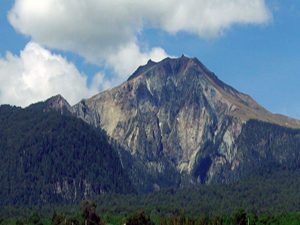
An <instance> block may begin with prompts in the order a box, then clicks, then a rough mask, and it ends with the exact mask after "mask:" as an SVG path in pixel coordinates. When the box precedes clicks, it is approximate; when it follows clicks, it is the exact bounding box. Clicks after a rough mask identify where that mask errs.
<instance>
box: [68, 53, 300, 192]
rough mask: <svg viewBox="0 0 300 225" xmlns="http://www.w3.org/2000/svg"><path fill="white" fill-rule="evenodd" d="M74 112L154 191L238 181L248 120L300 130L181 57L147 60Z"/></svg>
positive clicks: (298, 124) (192, 60)
mask: <svg viewBox="0 0 300 225" xmlns="http://www.w3.org/2000/svg"><path fill="white" fill-rule="evenodd" d="M73 111H74V113H75V114H76V116H77V117H79V118H81V119H83V120H84V121H86V122H87V123H89V124H91V125H93V126H95V127H101V128H103V129H104V130H105V131H106V132H107V134H108V136H109V137H110V138H111V139H112V140H113V141H115V142H116V143H118V144H119V145H120V146H122V147H123V148H124V149H125V152H127V153H129V154H130V156H131V157H133V158H134V159H135V161H140V162H141V165H140V166H139V169H138V171H144V172H143V174H148V175H149V176H150V177H151V179H150V178H147V179H146V180H152V181H153V182H152V183H153V185H154V187H164V186H170V184H172V185H175V186H176V185H184V183H186V182H188V183H194V182H201V183H210V182H219V181H220V182H227V181H230V180H232V179H235V178H236V177H237V176H240V175H243V172H242V170H240V169H241V168H242V167H241V166H240V165H242V164H243V160H245V159H244V158H243V157H245V155H246V153H245V154H241V152H240V151H241V150H240V149H241V146H239V144H240V143H239V142H240V138H241V137H242V136H243V131H244V130H245V127H246V125H247V124H248V122H249V121H252V120H255V121H258V123H259V124H260V126H261V127H264V126H263V125H262V124H266V123H269V124H274V125H277V126H283V127H288V128H299V127H300V122H299V121H297V120H294V119H291V118H288V117H285V116H282V115H276V114H272V113H270V112H269V111H267V110H266V109H265V108H263V107H262V106H260V105H259V104H258V103H256V102H255V101H254V100H253V99H252V98H251V97H250V96H248V95H246V94H243V93H241V92H239V91H237V90H236V89H234V88H232V87H230V86H229V85H227V84H225V83H223V82H222V81H221V80H219V79H218V77H217V76H216V75H215V74H214V73H212V72H211V71H209V70H208V69H207V68H206V67H205V66H204V65H203V64H202V63H201V62H200V61H199V60H198V59H196V58H188V57H185V56H182V57H180V58H175V59H172V58H166V59H164V60H162V61H161V62H158V63H156V62H153V61H151V60H150V61H148V63H147V64H146V65H144V66H140V67H139V68H138V69H137V70H136V71H135V72H134V73H133V74H132V75H131V76H130V77H129V79H128V80H127V81H126V82H124V83H123V84H121V85H120V86H118V87H115V88H113V89H111V90H107V91H104V92H102V93H100V94H98V95H95V96H93V97H92V98H90V99H87V100H83V101H81V102H80V103H79V104H77V105H75V106H74V107H73ZM253 160H254V159H253ZM133 167H134V166H131V168H130V169H132V168H133ZM243 169H244V168H243ZM134 171H135V172H134ZM136 171H137V170H133V172H132V173H133V175H132V176H137V175H136ZM170 171H172V176H171V177H170V176H169V175H168V174H169V173H170ZM235 173H236V174H239V175H234V174H235ZM134 174H135V175H134ZM145 176H147V175H145ZM161 178H163V179H161ZM162 180H163V181H162ZM136 183H137V185H138V184H140V183H143V184H144V183H145V182H140V180H139V179H137V181H136ZM146 183H147V182H146ZM143 188H144V187H143ZM148 188H149V187H148V186H147V187H146V189H148Z"/></svg>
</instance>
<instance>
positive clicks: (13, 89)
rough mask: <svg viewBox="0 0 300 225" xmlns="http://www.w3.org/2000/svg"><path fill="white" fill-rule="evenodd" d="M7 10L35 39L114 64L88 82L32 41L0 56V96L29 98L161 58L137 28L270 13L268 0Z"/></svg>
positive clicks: (64, 2)
mask: <svg viewBox="0 0 300 225" xmlns="http://www.w3.org/2000/svg"><path fill="white" fill-rule="evenodd" d="M8 18H9V21H10V23H11V24H12V25H13V27H14V28H15V29H16V30H17V31H19V32H20V33H22V34H24V35H27V36H30V37H31V38H32V40H33V41H34V42H37V43H39V44H41V45H43V46H46V47H48V48H52V49H59V50H66V51H71V52H74V53H77V54H79V55H81V56H83V57H84V58H85V59H86V60H87V61H88V62H90V63H93V64H97V65H100V66H103V67H105V68H109V69H111V70H112V71H113V72H114V73H113V74H112V75H111V76H110V77H107V76H105V75H104V74H102V73H98V74H96V75H95V76H94V78H93V84H92V86H91V87H90V88H89V87H87V85H86V77H85V76H84V75H82V74H80V73H79V72H78V71H77V69H76V68H75V66H74V65H73V64H71V63H69V62H67V61H66V60H65V59H63V58H62V57H60V56H57V55H53V54H51V53H50V52H49V51H48V50H45V49H42V48H41V47H40V46H38V45H37V44H34V43H30V44H29V45H28V46H27V47H26V48H25V50H24V51H23V52H22V53H21V55H20V57H18V56H13V55H10V54H8V55H7V56H6V58H4V59H0V60H1V61H0V63H1V64H0V84H1V89H0V102H3V101H4V100H10V102H11V103H15V104H21V105H26V104H28V103H31V102H33V101H37V100H40V99H44V98H47V97H49V96H50V95H53V94H56V93H61V94H63V95H64V96H66V98H67V99H68V100H69V101H71V102H72V103H74V102H75V101H77V100H78V99H79V98H81V97H85V96H89V95H91V94H92V93H94V92H95V91H97V90H98V89H100V90H103V89H107V88H110V87H112V86H115V85H116V84H119V83H120V82H122V81H124V80H125V79H126V78H127V77H128V75H129V74H130V73H132V72H133V71H134V70H135V69H136V68H137V67H138V66H139V65H142V64H145V63H146V62H147V60H148V59H150V58H151V59H152V60H153V61H159V60H161V59H163V58H165V57H166V56H167V53H166V52H165V51H164V49H162V48H160V47H154V48H148V49H146V50H141V47H140V44H139V41H138V35H139V34H140V33H141V32H142V31H143V29H145V28H156V29H160V30H163V31H166V32H168V33H171V34H176V33H177V32H189V33H192V34H195V35H198V36H199V37H202V38H211V37H218V36H219V35H221V34H222V33H223V32H224V31H226V30H227V29H228V28H230V27H231V26H232V25H234V24H265V23H267V22H268V21H269V20H270V18H271V14H270V12H269V10H268V8H267V6H266V3H265V0H251V1H249V0H185V1H182V0H143V1H141V0H113V1H112V0H77V1H70V0H43V1H36V0H16V1H15V4H14V6H13V8H12V9H11V11H10V12H9V14H8ZM7 74H11V75H10V77H9V78H8V75H7ZM18 74H22V75H18ZM77 79H78V80H77ZM69 83H70V84H72V86H71V85H69ZM66 84H67V85H66ZM6 86H7V87H6ZM67 86H69V87H67ZM73 90H75V91H73Z"/></svg>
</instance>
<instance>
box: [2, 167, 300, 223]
mask: <svg viewBox="0 0 300 225" xmlns="http://www.w3.org/2000/svg"><path fill="white" fill-rule="evenodd" d="M299 185H300V176H299V171H294V172H293V173H291V172H290V171H284V170H283V171H278V172H276V173H272V174H265V175H264V176H253V177H252V178H250V179H247V180H244V181H242V182H239V183H235V184H229V185H201V186H198V187H193V188H190V189H181V190H175V189H170V190H161V191H157V192H155V193H150V194H145V195H133V194H131V195H130V194H113V193H111V194H109V193H108V194H102V195H99V196H98V197H97V198H96V199H95V202H91V201H84V202H82V203H81V205H80V206H79V205H74V204H72V205H64V206H63V205H57V206H55V205H52V206H47V205H45V206H44V207H42V208H34V207H33V208H31V209H28V208H19V210H17V208H16V207H13V208H9V207H5V208H2V209H1V210H0V218H3V219H4V222H2V224H12V225H16V224H19V225H20V224H43V225H53V224H56V225H69V224H70V225H71V224H72V223H73V225H77V224H78V225H83V224H84V221H85V220H89V221H94V222H95V223H93V222H91V223H90V224H91V225H92V224H101V225H102V224H111V225H121V224H124V223H126V224H127V225H130V224H131V225H152V224H154V225H221V224H222V225H239V224H241V225H244V224H245V225H248V224H250V225H263V224H264V225H268V224H270V225H285V224H287V225H293V224H295V225H296V224H297V225H299V224H300V193H299ZM34 212H35V213H34ZM36 212H38V213H36ZM9 218H14V219H9ZM17 222H18V223H17ZM0 224H1V223H0Z"/></svg>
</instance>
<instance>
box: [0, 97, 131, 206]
mask: <svg viewBox="0 0 300 225" xmlns="http://www.w3.org/2000/svg"><path fill="white" fill-rule="evenodd" d="M61 103H64V104H65V103H66V102H65V100H64V99H63V98H62V97H61V96H56V97H53V98H51V99H49V100H48V101H46V102H45V103H38V104H34V105H32V106H30V107H28V108H25V109H21V108H17V107H11V106H8V105H2V106H0V190H1V191H0V202H1V203H0V205H8V204H26V205H33V204H41V203H42V204H45V203H53V202H59V203H63V202H76V201H80V200H81V199H83V198H88V197H92V196H95V195H98V194H100V193H103V192H121V193H128V192H132V191H134V189H133V187H132V185H131V182H130V180H129V178H128V175H127V173H126V171H125V170H124V169H123V167H122V165H121V163H120V159H119V156H118V154H117V151H115V149H113V148H112V147H111V145H109V143H108V141H107V137H106V135H105V134H104V132H103V131H101V130H100V129H95V128H93V127H91V126H89V125H88V124H86V123H84V122H83V121H81V120H79V119H77V118H74V117H70V116H65V115H60V114H59V113H62V112H63V111H61V109H65V106H64V104H61ZM67 105H68V104H67ZM58 106H61V108H59V107H58ZM49 107H50V108H49ZM51 107H53V109H56V110H57V111H58V112H59V113H57V112H53V110H51ZM47 110H49V111H48V112H47ZM64 114H65V113H64ZM67 114H68V113H67Z"/></svg>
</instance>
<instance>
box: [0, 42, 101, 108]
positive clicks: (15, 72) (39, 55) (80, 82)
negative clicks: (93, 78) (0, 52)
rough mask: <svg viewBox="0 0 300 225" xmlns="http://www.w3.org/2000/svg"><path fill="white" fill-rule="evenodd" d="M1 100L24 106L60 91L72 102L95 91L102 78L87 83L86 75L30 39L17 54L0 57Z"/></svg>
mask: <svg viewBox="0 0 300 225" xmlns="http://www.w3.org/2000/svg"><path fill="white" fill-rule="evenodd" d="M0 84H1V86H0V104H7V103H9V104H15V105H19V106H27V105H29V104H31V103H33V102H37V101H41V100H45V99H47V98H49V97H50V96H53V95H56V94H62V95H63V96H64V97H65V98H66V99H67V100H68V101H69V102H70V103H71V104H74V103H77V102H78V101H79V100H80V99H82V98H84V97H90V96H91V95H93V94H95V93H97V91H98V86H99V85H101V84H102V83H101V80H100V81H98V82H95V84H94V85H93V86H92V87H88V86H87V77H86V76H85V75H84V74H81V73H80V72H79V71H78V70H77V69H76V67H75V66H74V65H73V64H72V63H70V62H68V61H67V60H66V59H64V58H63V57H61V56H59V55H55V54H52V53H51V52H50V51H48V50H47V49H44V48H42V47H41V46H40V45H38V44H36V43H34V42H29V43H28V44H27V45H26V47H25V49H24V50H22V51H21V53H20V55H19V56H16V55H13V54H11V53H10V52H8V53H7V54H6V56H5V57H3V58H0Z"/></svg>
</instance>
